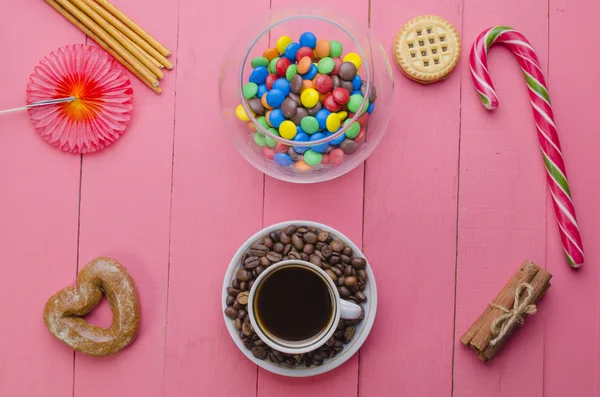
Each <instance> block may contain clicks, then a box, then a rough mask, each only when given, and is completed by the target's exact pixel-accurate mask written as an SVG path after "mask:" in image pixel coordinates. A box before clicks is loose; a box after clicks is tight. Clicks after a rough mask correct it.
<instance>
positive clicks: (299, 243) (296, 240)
mask: <svg viewBox="0 0 600 397" xmlns="http://www.w3.org/2000/svg"><path fill="white" fill-rule="evenodd" d="M292 244H293V245H294V248H296V249H297V250H299V251H300V250H302V248H304V240H302V238H301V237H300V236H298V235H297V234H294V235H292Z"/></svg>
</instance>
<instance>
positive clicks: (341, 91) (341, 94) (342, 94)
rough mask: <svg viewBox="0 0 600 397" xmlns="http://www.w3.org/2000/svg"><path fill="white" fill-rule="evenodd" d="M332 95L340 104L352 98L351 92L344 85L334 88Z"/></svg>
mask: <svg viewBox="0 0 600 397" xmlns="http://www.w3.org/2000/svg"><path fill="white" fill-rule="evenodd" d="M331 96H332V97H333V99H335V101H336V102H337V103H339V104H340V105H345V104H347V103H348V101H349V100H350V93H349V92H348V90H347V89H345V88H342V87H338V88H336V89H335V90H333V92H332V93H331Z"/></svg>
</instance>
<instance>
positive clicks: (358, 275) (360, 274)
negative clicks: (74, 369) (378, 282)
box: [356, 269, 367, 283]
mask: <svg viewBox="0 0 600 397" xmlns="http://www.w3.org/2000/svg"><path fill="white" fill-rule="evenodd" d="M356 278H358V282H359V283H360V282H365V281H366V280H367V272H366V271H364V270H363V269H360V270H358V271H357V272H356Z"/></svg>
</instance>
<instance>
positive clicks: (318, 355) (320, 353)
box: [313, 350, 326, 361]
mask: <svg viewBox="0 0 600 397" xmlns="http://www.w3.org/2000/svg"><path fill="white" fill-rule="evenodd" d="M325 357H326V354H325V353H323V351H321V350H319V351H317V352H316V353H315V355H314V356H313V359H315V360H319V361H323V360H325Z"/></svg>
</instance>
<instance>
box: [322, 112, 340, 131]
mask: <svg viewBox="0 0 600 397" xmlns="http://www.w3.org/2000/svg"><path fill="white" fill-rule="evenodd" d="M325 125H326V126H327V131H329V132H336V131H337V130H338V129H339V128H340V116H338V115H337V114H336V113H331V114H330V115H329V116H327V120H325Z"/></svg>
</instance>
